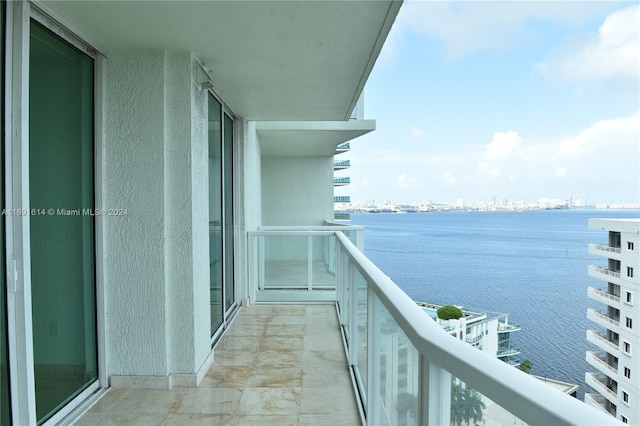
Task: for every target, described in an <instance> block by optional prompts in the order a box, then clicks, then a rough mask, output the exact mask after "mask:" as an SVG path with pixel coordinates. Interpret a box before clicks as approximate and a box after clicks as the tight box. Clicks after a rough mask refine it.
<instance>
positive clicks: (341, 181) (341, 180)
mask: <svg viewBox="0 0 640 426" xmlns="http://www.w3.org/2000/svg"><path fill="white" fill-rule="evenodd" d="M350 183H351V178H350V177H337V178H333V186H346V185H349V184H350ZM618 275H620V274H618Z"/></svg>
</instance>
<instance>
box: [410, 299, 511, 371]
mask: <svg viewBox="0 0 640 426" xmlns="http://www.w3.org/2000/svg"><path fill="white" fill-rule="evenodd" d="M418 305H420V306H421V307H422V309H423V310H424V311H425V313H427V314H429V316H431V318H433V319H434V320H435V321H437V322H438V324H440V325H441V326H442V328H444V330H445V331H446V332H448V333H449V334H451V335H453V336H455V337H456V338H458V339H460V340H462V341H464V342H467V343H469V344H470V345H472V346H474V347H475V348H477V349H479V350H481V351H483V352H487V353H489V354H490V355H493V356H495V357H497V358H500V359H501V360H502V361H504V362H506V363H508V364H511V365H513V366H518V365H520V361H519V360H518V359H516V358H515V356H516V355H518V354H520V349H519V348H518V347H516V346H513V345H511V340H510V335H511V333H512V332H514V331H519V330H520V325H518V324H515V323H510V322H509V315H507V314H497V313H487V312H478V311H468V310H464V309H463V310H462V313H463V315H464V316H463V317H462V318H460V319H458V320H448V321H444V320H441V319H438V318H437V314H436V311H437V310H438V308H440V305H432V304H429V303H423V302H418Z"/></svg>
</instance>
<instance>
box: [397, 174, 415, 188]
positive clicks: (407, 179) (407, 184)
mask: <svg viewBox="0 0 640 426" xmlns="http://www.w3.org/2000/svg"><path fill="white" fill-rule="evenodd" d="M417 183H418V180H417V179H416V178H415V177H412V176H409V175H407V174H402V175H400V176H398V178H397V179H396V184H397V186H398V188H400V189H402V190H403V191H406V190H409V189H411V188H413V187H414V186H416V185H417Z"/></svg>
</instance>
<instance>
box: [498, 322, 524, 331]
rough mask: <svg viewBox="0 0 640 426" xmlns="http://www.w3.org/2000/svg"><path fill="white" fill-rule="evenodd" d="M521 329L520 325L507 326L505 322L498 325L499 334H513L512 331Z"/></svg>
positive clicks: (511, 324) (510, 324)
mask: <svg viewBox="0 0 640 426" xmlns="http://www.w3.org/2000/svg"><path fill="white" fill-rule="evenodd" d="M520 329H521V328H520V324H516V323H513V322H512V323H509V324H505V323H503V322H500V323H498V333H507V332H511V331H519V330H520Z"/></svg>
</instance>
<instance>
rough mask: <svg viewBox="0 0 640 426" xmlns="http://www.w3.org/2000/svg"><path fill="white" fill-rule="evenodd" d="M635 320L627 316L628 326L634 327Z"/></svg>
mask: <svg viewBox="0 0 640 426" xmlns="http://www.w3.org/2000/svg"><path fill="white" fill-rule="evenodd" d="M632 325H633V321H632V320H631V318H629V317H627V328H633V327H632Z"/></svg>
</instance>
